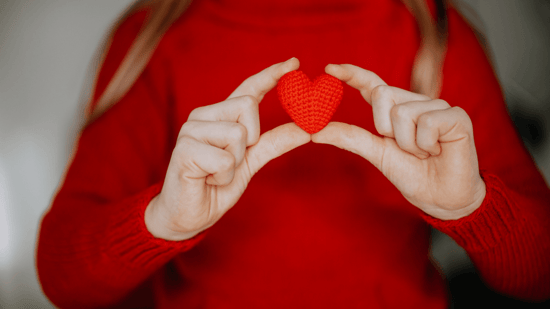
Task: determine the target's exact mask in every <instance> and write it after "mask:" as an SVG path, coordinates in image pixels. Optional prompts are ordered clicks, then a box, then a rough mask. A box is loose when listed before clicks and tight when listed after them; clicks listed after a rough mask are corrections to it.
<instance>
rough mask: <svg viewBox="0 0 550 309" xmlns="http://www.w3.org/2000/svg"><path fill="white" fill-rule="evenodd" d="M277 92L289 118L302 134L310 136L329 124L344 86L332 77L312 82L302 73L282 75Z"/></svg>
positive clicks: (293, 72) (340, 98)
mask: <svg viewBox="0 0 550 309" xmlns="http://www.w3.org/2000/svg"><path fill="white" fill-rule="evenodd" d="M277 93H278V95H279V100H280V101H281V104H282V105H283V108H284V109H285V111H286V112H287V113H288V115H289V116H290V118H292V120H293V121H294V122H295V123H296V124H297V125H298V126H299V127H300V128H302V129H303V130H304V131H306V132H308V133H310V134H313V133H317V132H319V131H321V130H322V129H323V128H324V127H326V125H327V124H328V123H329V121H330V119H331V118H332V115H334V112H336V109H337V108H338V105H340V102H341V101H342V96H343V94H344V86H343V85H342V82H341V81H340V80H339V79H337V78H335V77H334V76H331V75H328V74H323V75H320V76H318V77H317V78H315V80H314V81H313V82H311V80H309V78H308V77H307V76H306V75H305V74H304V73H303V72H302V71H291V72H289V73H287V74H285V75H284V76H283V77H281V79H280V80H279V83H278V84H277Z"/></svg>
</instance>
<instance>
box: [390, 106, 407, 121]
mask: <svg viewBox="0 0 550 309" xmlns="http://www.w3.org/2000/svg"><path fill="white" fill-rule="evenodd" d="M390 116H391V118H392V119H395V120H403V119H406V118H407V117H409V110H408V109H407V106H405V105H401V104H396V105H394V106H392V108H391V110H390Z"/></svg>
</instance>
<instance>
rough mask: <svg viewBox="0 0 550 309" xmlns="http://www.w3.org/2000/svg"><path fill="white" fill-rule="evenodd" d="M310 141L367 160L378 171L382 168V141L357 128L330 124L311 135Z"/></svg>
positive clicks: (348, 125) (334, 123)
mask: <svg viewBox="0 0 550 309" xmlns="http://www.w3.org/2000/svg"><path fill="white" fill-rule="evenodd" d="M311 141H312V142H314V143H318V144H330V145H333V146H336V147H338V148H342V149H345V150H348V151H351V152H353V153H355V154H358V155H360V156H362V157H363V158H365V159H367V160H368V161H369V162H370V163H372V164H373V165H374V166H376V167H377V168H378V169H379V170H381V168H382V158H383V156H384V151H385V143H384V139H383V138H381V137H379V136H376V135H374V134H372V133H370V132H369V131H367V130H365V129H363V128H360V127H358V126H354V125H350V124H346V123H341V122H330V123H329V124H328V125H327V126H326V127H325V128H324V129H322V130H321V131H319V132H317V133H315V134H313V135H312V136H311Z"/></svg>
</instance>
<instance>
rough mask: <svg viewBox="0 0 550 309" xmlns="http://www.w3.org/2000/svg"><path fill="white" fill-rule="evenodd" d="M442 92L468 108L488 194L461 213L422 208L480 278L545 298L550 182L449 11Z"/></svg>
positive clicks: (478, 51) (549, 286) (549, 273)
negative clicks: (449, 216)
mask: <svg viewBox="0 0 550 309" xmlns="http://www.w3.org/2000/svg"><path fill="white" fill-rule="evenodd" d="M448 47H449V48H448V54H447V58H446V60H445V64H444V65H445V68H444V72H443V74H444V77H443V78H444V85H443V91H442V95H441V97H442V99H444V100H447V101H448V102H449V104H451V106H456V105H458V106H461V107H462V108H464V109H465V110H466V112H467V113H468V115H469V116H470V118H471V120H472V123H473V128H474V140H475V144H476V151H477V155H478V160H479V167H480V174H481V176H482V178H483V180H484V182H485V184H486V188H487V194H486V197H485V200H484V201H483V203H482V205H481V206H480V208H479V209H477V210H476V211H475V212H474V213H472V214H471V215H469V216H467V217H464V218H461V219H459V220H449V221H442V220H439V219H436V218H433V217H431V216H429V215H426V214H422V215H423V217H424V218H425V219H426V220H427V222H429V223H430V224H431V225H432V226H434V227H435V228H437V229H439V230H440V231H442V232H444V233H446V234H448V235H449V236H451V237H452V238H453V239H454V240H455V241H456V242H457V243H458V244H459V245H460V246H462V247H463V248H464V249H465V250H466V251H467V252H468V254H469V256H470V258H471V259H472V262H473V263H474V265H475V267H476V269H477V270H478V272H479V274H480V276H481V278H482V279H483V280H484V281H485V283H486V284H487V285H488V286H489V287H491V288H492V289H493V290H495V291H496V292H499V293H502V294H505V295H507V296H510V297H513V298H518V299H523V300H530V301H541V300H545V299H548V298H550V190H549V189H548V186H547V184H546V182H545V180H544V178H543V177H542V175H541V173H540V171H539V170H538V169H537V167H536V165H535V164H534V162H533V160H532V158H531V157H530V155H529V153H528V151H527V150H526V148H525V146H524V145H523V143H522V141H521V139H520V137H519V135H518V133H517V131H516V130H515V128H514V124H513V123H512V121H511V119H510V116H509V115H508V112H507V109H506V105H505V103H504V99H503V96H502V92H501V89H500V86H499V84H498V81H497V79H496V77H495V75H494V72H493V71H492V68H491V66H490V64H489V62H488V60H487V57H486V56H485V54H484V52H483V50H482V48H481V46H480V45H479V43H478V42H477V40H476V38H475V36H474V34H473V32H472V30H471V29H470V28H469V27H468V26H467V25H466V24H465V23H464V21H463V20H462V19H461V18H460V17H459V16H458V14H457V13H456V12H455V11H451V12H450V14H449V46H448Z"/></svg>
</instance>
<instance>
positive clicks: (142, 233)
mask: <svg viewBox="0 0 550 309" xmlns="http://www.w3.org/2000/svg"><path fill="white" fill-rule="evenodd" d="M124 27H125V28H124ZM134 28H135V27H134V26H132V25H131V24H126V25H123V26H122V28H121V30H119V32H118V37H119V39H120V40H117V36H115V40H114V41H113V42H114V43H113V46H112V47H111V50H110V52H109V54H108V56H107V59H106V61H105V64H104V66H103V68H102V71H101V73H100V80H99V82H98V85H99V87H101V84H103V85H106V83H105V79H106V78H110V77H109V75H110V74H112V73H114V69H113V68H112V66H116V65H118V62H117V58H118V59H119V60H120V59H122V57H121V55H122V56H123V53H122V52H121V50H120V48H122V47H123V46H122V47H121V45H120V42H124V40H126V41H127V43H130V42H131V37H130V39H127V34H128V33H124V31H125V30H124V29H126V30H128V29H129V30H128V31H130V30H132V29H134ZM134 30H135V29H134ZM120 31H122V33H120ZM130 32H131V31H130ZM123 51H124V50H123ZM169 67H170V65H169V63H168V60H167V59H165V58H163V57H162V54H161V51H159V50H157V51H155V54H154V55H153V57H152V59H151V60H150V62H149V64H148V66H147V67H146V69H145V70H144V72H143V73H142V74H141V76H140V77H139V78H138V80H137V81H136V82H135V84H134V85H133V87H132V88H131V89H130V90H129V92H128V93H127V94H126V95H125V96H124V97H123V98H122V99H121V100H120V101H119V102H118V103H117V104H116V105H114V107H112V108H111V109H110V110H108V111H107V112H105V114H103V115H102V116H101V117H100V118H98V119H97V120H96V121H95V122H93V123H92V124H91V125H89V126H88V127H87V128H86V129H85V130H83V131H82V133H81V135H80V138H79V140H78V144H77V147H76V151H75V153H74V154H73V158H72V163H71V164H70V166H69V168H68V170H67V172H66V175H65V179H64V181H63V182H62V184H61V186H60V188H59V190H58V192H57V194H56V196H55V198H54V200H53V203H52V205H51V208H50V209H49V210H48V211H47V213H46V214H45V216H44V218H43V220H42V222H41V227H40V234H39V241H38V247H37V268H38V275H39V280H40V283H41V285H42V289H43V291H44V293H45V294H46V295H47V297H48V298H49V299H50V300H51V301H52V302H53V303H54V304H55V305H57V306H59V307H62V308H86V307H94V308H97V307H106V306H113V305H115V304H117V303H119V302H121V301H123V300H124V299H125V298H127V296H128V295H130V294H131V292H132V291H134V290H135V289H136V288H138V287H139V286H140V285H141V284H142V283H144V282H146V281H147V279H148V278H149V277H150V276H151V275H152V274H153V273H154V272H155V271H156V270H158V269H159V268H161V267H162V266H163V265H165V264H166V263H167V262H168V261H169V260H171V259H172V258H173V257H174V256H175V255H177V254H178V253H181V252H184V251H186V250H188V249H190V248H191V247H193V246H194V245H195V244H196V243H197V242H198V241H199V240H200V239H201V238H202V237H203V234H199V235H197V236H195V237H194V238H192V239H190V240H186V241H181V242H170V241H165V240H162V239H157V238H155V237H153V236H152V235H151V234H150V233H149V232H148V230H147V228H146V226H145V222H144V211H145V208H146V207H147V205H148V204H149V202H150V201H151V199H152V198H153V197H154V196H156V195H157V194H158V193H159V192H160V190H161V188H162V182H163V179H164V175H165V172H166V169H167V166H168V163H169V159H170V155H171V152H172V149H173V145H174V141H175V137H174V136H173V131H174V130H173V128H172V126H171V117H170V106H171V105H170V101H171V99H170V94H169V93H170V92H169V86H168V85H169V84H170V80H169ZM176 132H177V131H176ZM134 294H139V293H134Z"/></svg>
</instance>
